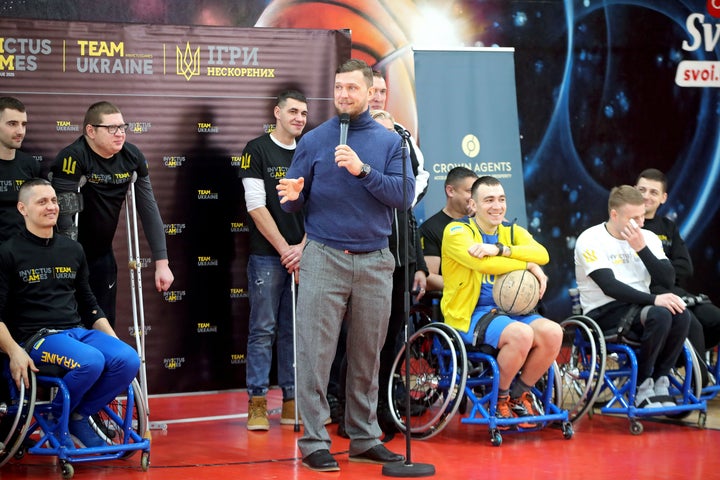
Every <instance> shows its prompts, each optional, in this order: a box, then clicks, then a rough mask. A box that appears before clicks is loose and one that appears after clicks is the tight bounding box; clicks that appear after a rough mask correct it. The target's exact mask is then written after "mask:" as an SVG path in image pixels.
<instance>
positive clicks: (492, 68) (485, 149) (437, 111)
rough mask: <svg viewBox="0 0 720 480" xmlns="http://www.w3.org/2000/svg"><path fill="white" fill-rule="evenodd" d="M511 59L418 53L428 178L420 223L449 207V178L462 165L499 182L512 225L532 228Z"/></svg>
mask: <svg viewBox="0 0 720 480" xmlns="http://www.w3.org/2000/svg"><path fill="white" fill-rule="evenodd" d="M513 52H514V50H513V49H512V48H468V49H459V50H415V90H416V95H417V109H418V123H419V125H420V130H419V138H420V139H421V142H422V151H423V154H424V155H425V169H426V170H427V171H428V172H430V185H429V188H428V192H427V194H426V195H425V198H424V199H423V200H422V202H421V204H420V205H419V206H418V207H419V208H418V207H416V212H417V216H418V217H419V219H420V221H422V220H424V219H425V218H428V217H430V216H432V215H434V214H435V213H436V212H437V211H438V210H440V209H442V208H443V207H444V206H445V188H444V182H445V178H446V177H447V172H449V171H450V170H452V169H453V168H454V167H458V166H462V167H467V168H469V169H470V170H473V171H475V172H476V173H477V174H478V175H479V176H482V175H492V176H494V177H497V178H498V179H499V180H500V181H501V182H502V184H503V187H504V189H505V193H506V195H507V197H508V209H507V218H508V220H517V222H518V223H519V224H520V225H522V226H527V220H526V219H527V215H526V213H525V189H524V187H523V171H522V161H521V155H520V133H519V129H518V115H517V99H516V96H515V65H514V62H513ZM469 106H472V107H471V108H470V107H469ZM423 207H424V208H423ZM423 211H424V213H423Z"/></svg>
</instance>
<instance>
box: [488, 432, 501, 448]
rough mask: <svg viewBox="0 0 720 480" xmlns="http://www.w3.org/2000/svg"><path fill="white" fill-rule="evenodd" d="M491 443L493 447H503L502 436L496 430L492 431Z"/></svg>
mask: <svg viewBox="0 0 720 480" xmlns="http://www.w3.org/2000/svg"><path fill="white" fill-rule="evenodd" d="M490 443H491V444H492V446H493V447H499V446H500V445H502V435H500V432H498V431H497V430H495V429H492V430H490Z"/></svg>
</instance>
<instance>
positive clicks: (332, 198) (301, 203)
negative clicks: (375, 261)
mask: <svg viewBox="0 0 720 480" xmlns="http://www.w3.org/2000/svg"><path fill="white" fill-rule="evenodd" d="M339 138H340V121H339V118H338V117H337V116H336V117H333V118H331V119H330V120H328V121H326V122H324V123H322V124H320V125H319V126H317V127H316V128H314V129H313V130H311V131H310V132H308V133H306V134H305V135H304V136H303V137H302V139H301V140H300V141H299V142H298V145H297V149H296V150H295V156H294V157H293V161H292V165H291V166H290V169H289V170H288V172H287V175H286V178H300V177H303V178H304V179H305V187H304V188H303V191H302V192H301V194H300V198H298V199H297V200H296V201H294V202H286V203H284V204H283V209H284V210H285V211H288V212H295V211H298V210H300V209H302V208H303V207H304V208H305V232H306V233H307V236H308V239H310V240H314V241H316V242H319V243H322V244H324V245H327V246H329V247H332V248H336V249H339V250H351V251H358V252H366V251H372V250H379V249H381V248H385V247H387V246H388V237H389V236H390V232H391V230H392V223H391V222H392V210H393V208H398V209H403V210H404V209H406V208H403V187H402V186H403V167H402V157H403V155H402V149H401V138H400V136H399V135H398V134H397V133H395V132H390V131H388V130H387V129H385V127H383V126H382V125H380V124H379V123H377V122H376V121H375V120H373V119H372V118H371V117H370V112H369V111H365V112H364V113H362V114H361V115H360V116H359V117H358V118H356V119H353V120H352V121H351V122H350V127H349V129H348V140H347V144H348V145H349V146H350V148H352V149H353V150H354V151H355V153H357V155H358V157H360V160H362V161H363V162H364V163H367V164H369V165H370V166H371V167H372V171H371V172H370V174H369V175H367V176H366V177H365V178H361V179H359V178H356V177H355V176H354V175H352V174H351V173H350V172H348V171H347V169H345V168H343V167H338V166H337V165H336V164H335V147H336V146H337V144H338V139H339ZM405 156H406V172H407V181H406V183H405V189H406V198H407V202H408V204H409V203H410V202H412V199H413V196H414V193H415V178H414V177H413V174H412V168H411V166H410V160H409V158H407V157H408V155H407V154H406V155H405Z"/></svg>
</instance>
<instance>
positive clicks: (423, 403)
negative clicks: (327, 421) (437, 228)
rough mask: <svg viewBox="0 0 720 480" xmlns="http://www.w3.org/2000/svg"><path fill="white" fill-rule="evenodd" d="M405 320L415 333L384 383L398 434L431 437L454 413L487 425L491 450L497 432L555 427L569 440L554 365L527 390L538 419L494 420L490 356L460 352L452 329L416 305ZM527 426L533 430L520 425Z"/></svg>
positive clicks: (495, 375)
mask: <svg viewBox="0 0 720 480" xmlns="http://www.w3.org/2000/svg"><path fill="white" fill-rule="evenodd" d="M410 315H411V321H412V323H413V324H414V325H417V326H419V328H418V329H417V330H416V331H415V333H413V334H412V335H411V336H410V338H409V339H408V342H407V345H408V353H409V362H408V361H406V349H405V348H406V347H405V345H403V347H402V348H401V349H400V351H399V352H398V354H397V356H396V358H395V361H394V363H393V366H392V374H391V377H390V381H389V384H388V399H389V404H390V411H391V415H392V417H393V419H394V421H395V423H396V425H397V427H398V428H399V429H400V430H401V431H405V430H406V428H409V429H410V435H411V436H412V437H413V438H418V439H426V438H431V437H433V436H435V435H437V434H438V433H440V432H441V431H442V430H443V429H444V428H445V426H447V425H448V423H449V422H450V420H451V419H452V418H453V416H454V415H455V414H456V413H457V412H458V411H460V413H461V414H463V415H465V416H464V417H463V418H462V419H461V420H460V421H461V423H467V424H479V425H487V427H488V431H489V434H490V442H491V444H492V445H493V446H500V445H501V444H502V433H501V431H502V432H503V433H507V432H511V431H513V432H522V431H536V430H540V429H542V428H544V427H545V426H546V425H549V424H551V423H557V422H559V423H560V425H561V430H562V434H563V437H564V438H565V439H570V438H572V436H573V426H572V423H571V422H570V421H569V417H568V412H567V411H565V410H561V409H560V408H559V407H558V406H557V405H556V402H557V401H558V400H559V399H561V398H562V393H561V389H562V385H561V383H560V376H559V372H558V370H557V367H556V366H553V367H551V368H550V369H549V370H548V372H547V374H546V375H545V376H544V377H543V378H542V379H541V380H540V381H539V382H538V383H537V386H536V387H534V388H533V393H534V394H535V396H536V398H537V399H538V401H539V402H540V403H541V404H542V406H543V408H544V411H545V414H544V415H539V416H530V417H517V418H509V419H508V418H497V417H496V416H495V412H496V407H497V396H498V390H499V382H500V371H499V368H498V365H497V361H496V360H495V357H494V356H493V355H492V354H491V353H488V352H484V351H482V350H480V349H476V348H475V347H472V346H467V347H466V345H465V344H464V342H463V340H462V338H461V337H460V335H459V334H458V332H457V331H456V330H455V329H454V328H452V327H450V326H449V325H447V324H445V323H442V322H438V321H432V320H431V319H430V315H431V313H430V312H428V311H427V310H426V309H424V308H423V307H421V306H413V308H412V309H411V312H410ZM408 378H409V381H408ZM408 396H409V397H410V398H409V405H410V407H409V411H408ZM468 407H469V408H470V410H469V412H468ZM527 423H532V424H534V425H535V427H533V428H522V427H521V426H520V424H527ZM406 425H407V427H406Z"/></svg>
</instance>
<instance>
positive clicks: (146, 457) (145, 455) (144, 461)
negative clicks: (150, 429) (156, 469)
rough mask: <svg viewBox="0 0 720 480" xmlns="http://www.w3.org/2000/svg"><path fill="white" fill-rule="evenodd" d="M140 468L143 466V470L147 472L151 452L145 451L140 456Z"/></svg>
mask: <svg viewBox="0 0 720 480" xmlns="http://www.w3.org/2000/svg"><path fill="white" fill-rule="evenodd" d="M140 468H142V471H143V472H147V470H148V468H150V452H143V454H142V456H141V457H140Z"/></svg>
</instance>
